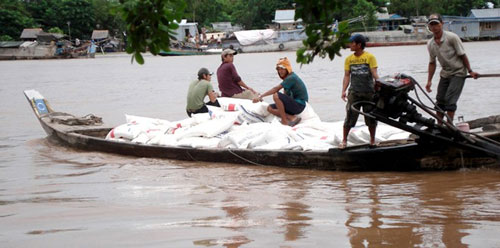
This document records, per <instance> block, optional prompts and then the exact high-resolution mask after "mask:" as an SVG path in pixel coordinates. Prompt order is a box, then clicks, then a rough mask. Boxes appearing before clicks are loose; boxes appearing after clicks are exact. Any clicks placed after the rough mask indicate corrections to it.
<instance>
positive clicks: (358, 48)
mask: <svg viewBox="0 0 500 248" xmlns="http://www.w3.org/2000/svg"><path fill="white" fill-rule="evenodd" d="M350 41H351V44H350V48H351V51H353V52H354V53H353V54H351V55H349V56H348V57H347V58H346V59H345V64H344V70H345V73H344V81H343V84H342V96H341V98H342V100H344V101H346V97H347V106H346V112H347V113H346V117H345V120H344V133H343V134H344V137H343V139H342V142H341V143H340V144H339V149H344V148H345V147H346V145H347V136H348V135H349V131H351V128H352V127H354V126H355V125H356V122H357V121H358V117H359V113H358V112H356V111H353V110H352V109H351V106H352V104H353V103H355V102H358V101H373V97H374V95H375V80H377V79H378V74H377V67H378V65H377V60H376V59H375V56H373V54H371V53H369V52H366V51H365V46H366V38H365V37H364V36H363V35H361V34H355V35H353V36H352V37H351V39H350ZM349 85H350V86H349ZM347 87H349V93H347ZM370 107H372V106H371V105H363V111H367V110H368V108H370ZM365 123H366V125H367V126H368V130H369V131H370V145H371V146H374V145H375V131H376V129H377V121H376V120H374V119H373V118H369V117H366V116H365Z"/></svg>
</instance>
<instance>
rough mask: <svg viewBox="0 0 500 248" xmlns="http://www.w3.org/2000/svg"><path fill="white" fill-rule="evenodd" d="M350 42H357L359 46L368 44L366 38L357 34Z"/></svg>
mask: <svg viewBox="0 0 500 248" xmlns="http://www.w3.org/2000/svg"><path fill="white" fill-rule="evenodd" d="M349 41H350V42H353V41H354V42H356V43H358V44H366V38H365V37H364V36H363V35H361V34H355V35H353V36H351V38H349Z"/></svg>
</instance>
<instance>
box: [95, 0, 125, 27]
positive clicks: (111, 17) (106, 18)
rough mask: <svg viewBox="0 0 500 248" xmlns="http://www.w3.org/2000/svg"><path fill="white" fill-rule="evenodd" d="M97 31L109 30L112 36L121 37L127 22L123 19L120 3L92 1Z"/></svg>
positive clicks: (103, 0)
mask: <svg viewBox="0 0 500 248" xmlns="http://www.w3.org/2000/svg"><path fill="white" fill-rule="evenodd" d="M92 8H93V12H94V23H93V27H94V28H95V29H104V30H109V31H110V33H111V35H114V36H121V33H122V32H123V31H125V21H124V20H123V18H122V17H121V13H120V12H119V11H120V8H121V5H120V2H119V1H117V0H92Z"/></svg>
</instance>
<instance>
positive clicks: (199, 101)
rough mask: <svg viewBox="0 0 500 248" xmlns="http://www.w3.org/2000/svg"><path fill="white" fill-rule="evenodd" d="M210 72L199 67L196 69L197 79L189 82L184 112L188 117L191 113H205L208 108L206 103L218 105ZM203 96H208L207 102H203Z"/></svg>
mask: <svg viewBox="0 0 500 248" xmlns="http://www.w3.org/2000/svg"><path fill="white" fill-rule="evenodd" d="M212 74H213V73H210V72H209V71H208V69H207V68H201V69H200V70H199V71H198V80H194V81H193V82H191V84H189V90H188V94H187V105H186V112H187V114H188V116H189V117H191V115H192V114H198V113H207V112H208V108H207V106H206V105H213V106H217V107H220V105H219V102H218V101H217V94H216V93H215V91H214V89H213V87H212V84H211V83H210V80H211V79H212ZM205 96H208V98H209V99H210V101H209V102H207V103H205V102H204V99H205Z"/></svg>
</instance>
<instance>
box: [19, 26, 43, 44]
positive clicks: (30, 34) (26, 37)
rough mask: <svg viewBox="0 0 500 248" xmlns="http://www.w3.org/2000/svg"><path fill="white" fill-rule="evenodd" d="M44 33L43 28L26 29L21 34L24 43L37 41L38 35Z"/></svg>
mask: <svg viewBox="0 0 500 248" xmlns="http://www.w3.org/2000/svg"><path fill="white" fill-rule="evenodd" d="M41 32H43V30H42V29H41V28H25V29H23V32H22V33H21V37H19V38H21V40H22V41H35V40H36V39H37V35H38V34H39V33H41Z"/></svg>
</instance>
